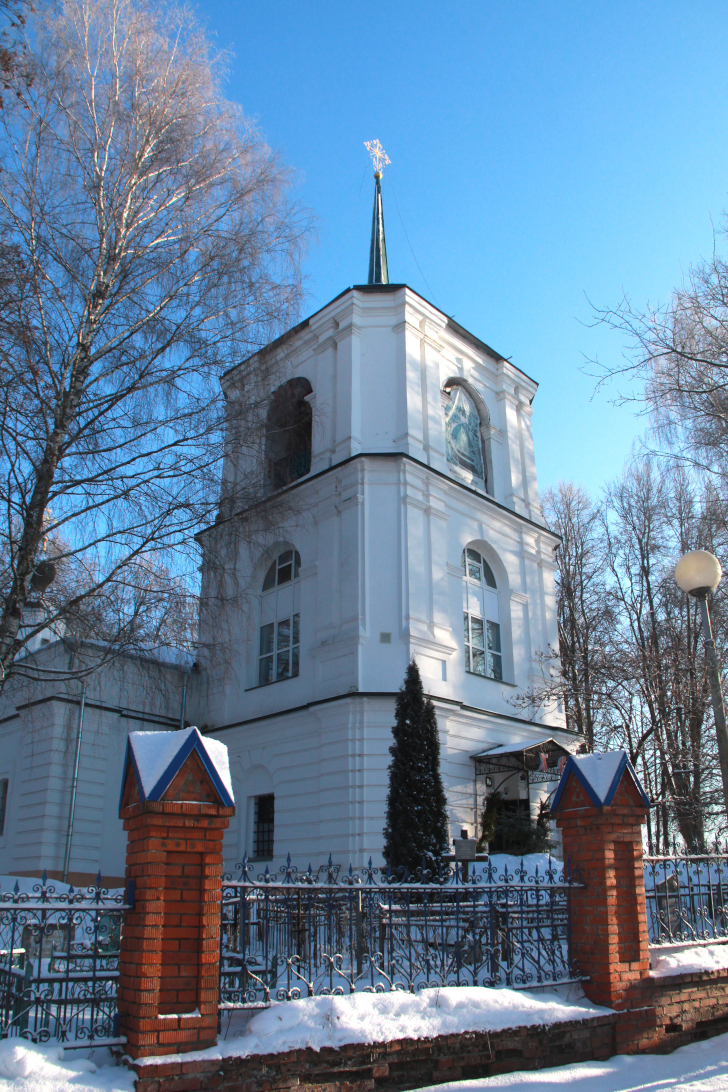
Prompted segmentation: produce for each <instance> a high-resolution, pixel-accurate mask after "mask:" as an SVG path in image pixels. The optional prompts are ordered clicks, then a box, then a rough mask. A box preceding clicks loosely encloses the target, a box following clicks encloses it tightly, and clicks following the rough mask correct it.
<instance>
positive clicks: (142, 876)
mask: <svg viewBox="0 0 728 1092" xmlns="http://www.w3.org/2000/svg"><path fill="white" fill-rule="evenodd" d="M234 814H235V807H234V800H233V790H232V783H231V780H230V768H229V765H228V754H227V747H226V746H225V744H224V743H220V742H219V741H218V740H215V739H210V738H209V737H204V738H203V736H201V735H200V733H199V731H198V730H197V728H187V729H185V730H184V731H179V732H132V733H131V734H130V736H129V742H128V744H127V751H126V758H125V761H124V777H123V782H122V790H121V802H120V807H119V817H120V818H121V819H123V821H124V829H125V830H127V831H128V832H129V833H128V842H127V850H126V878H127V883H128V882H129V881H130V880H132V881H134V884H135V888H136V891H135V903H134V909H133V910H131V911H128V912H127V915H126V917H125V920H124V927H123V931H122V938H121V955H120V959H119V991H118V1007H119V1016H120V1031H121V1034H122V1035H125V1036H126V1039H127V1047H126V1050H127V1053H128V1054H129V1056H130V1057H131V1058H134V1059H135V1058H143V1057H149V1056H151V1055H160V1054H172V1053H180V1052H183V1051H189V1050H201V1049H203V1048H205V1047H208V1046H214V1044H215V1041H216V1035H217V1008H218V998H219V961H220V900H221V885H222V838H223V833H224V831H225V829H226V828H227V826H228V824H229V822H230V818H231V816H232V815H234Z"/></svg>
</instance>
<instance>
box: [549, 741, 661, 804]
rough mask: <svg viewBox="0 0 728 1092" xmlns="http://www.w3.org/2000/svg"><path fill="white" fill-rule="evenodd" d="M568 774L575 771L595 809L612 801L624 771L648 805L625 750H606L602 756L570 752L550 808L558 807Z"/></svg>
mask: <svg viewBox="0 0 728 1092" xmlns="http://www.w3.org/2000/svg"><path fill="white" fill-rule="evenodd" d="M571 773H574V774H575V775H576V777H577V778H578V779H579V781H580V782H581V784H582V785H583V787H584V789H585V790H586V793H587V795H588V797H589V799H590V800H591V802H592V804H593V805H594V806H595V807H597V808H601V807H605V806H608V805H609V804H611V803H612V800H613V799H614V794H615V793H616V791H617V788H618V786H619V783H620V781H621V780H622V776H623V774H624V773H626V774H627V776H628V777H631V778H632V780H633V782H634V784H635V785H636V787H637V789H638V791H639V793H640V796H641V797H642V800H643V802H644V805H645V807H647V808H648V807H649V806H650V802H649V800H648V798H647V796H646V795H645V791H644V789H643V788H642V785H641V784H640V782H639V779H638V777H637V774H636V773H635V772H634V769H633V767H632V763H631V762H630V761H629V759H628V758H627V752H626V751H607V753H606V754H603V755H572V756H571V757H570V758H569V760H568V762H567V763H566V766H565V767H564V772H563V774H562V775H561V781H560V782H559V787H558V789H557V790H556V793H555V795H554V799H553V803H552V804H551V810H552V811H553V810H555V808H556V807H557V806H558V804H559V801H560V800H561V794H562V792H563V790H564V787H565V785H566V782H567V780H568V778H569V775H570V774H571Z"/></svg>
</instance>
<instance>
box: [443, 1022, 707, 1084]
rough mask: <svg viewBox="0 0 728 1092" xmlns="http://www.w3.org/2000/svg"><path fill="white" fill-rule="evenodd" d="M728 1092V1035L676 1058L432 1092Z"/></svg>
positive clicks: (566, 1069)
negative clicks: (506, 1091) (497, 1091)
mask: <svg viewBox="0 0 728 1092" xmlns="http://www.w3.org/2000/svg"><path fill="white" fill-rule="evenodd" d="M497 1088H508V1089H509V1090H510V1092H564V1089H565V1088H568V1089H569V1092H677V1090H678V1089H679V1090H680V1092H728V1035H718V1036H716V1038H715V1039H708V1040H706V1041H705V1042H703V1043H691V1044H690V1046H685V1047H680V1049H679V1050H676V1051H674V1053H672V1054H642V1055H637V1056H632V1057H630V1056H628V1055H626V1054H619V1055H617V1056H616V1057H615V1058H610V1059H609V1061H608V1062H578V1063H576V1064H574V1065H562V1066H558V1067H557V1068H555V1069H540V1070H538V1071H537V1072H535V1073H534V1072H530V1073H524V1072H520V1073H503V1074H500V1075H498V1076H495V1077H487V1078H485V1079H479V1080H475V1081H454V1082H453V1083H451V1084H435V1085H432V1086H431V1087H430V1088H428V1090H427V1092H445V1090H447V1092H494V1089H497Z"/></svg>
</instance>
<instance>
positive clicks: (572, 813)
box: [552, 751, 650, 1009]
mask: <svg viewBox="0 0 728 1092" xmlns="http://www.w3.org/2000/svg"><path fill="white" fill-rule="evenodd" d="M648 807H649V802H648V800H647V797H646V796H645V794H644V791H643V790H642V787H641V785H640V783H639V781H638V780H637V777H636V775H635V773H634V770H633V769H632V766H631V765H630V763H629V762H628V761H627V756H626V754H624V752H623V751H616V752H614V751H613V752H610V753H609V754H606V755H585V756H583V757H576V758H571V759H569V761H568V763H567V765H566V769H565V770H564V774H563V776H562V779H561V782H560V784H559V787H558V789H557V792H556V795H555V797H554V804H553V809H552V811H553V814H554V817H555V819H556V825H557V827H559V828H560V830H561V832H562V835H563V839H564V861H567V860H569V861H570V862H571V867H572V869H578V872H579V878H580V880H581V882H582V883H583V884H584V887H583V888H575V889H574V890H573V891H572V894H571V939H572V948H571V954H572V957H573V959H574V960H576V962H577V963H578V966H579V970H580V971H581V973H582V974H583V975H587V976H588V979H587V981H585V982H584V992H585V994H586V996H587V997H588V998H589V1000H590V1001H594V1002H595V1003H597V1004H599V1005H607V1006H609V1007H610V1008H614V1009H628V1008H636V1007H640V1006H639V1001H638V995H639V991H640V987H639V984H640V982H641V981H642V980H643V979H645V978H647V977H648V975H649V971H650V958H649V950H648V939H647V916H646V910H645V887H644V879H643V874H642V824H643V823H644V822H645V821H646V818H647V809H648ZM642 1004H644V1002H642Z"/></svg>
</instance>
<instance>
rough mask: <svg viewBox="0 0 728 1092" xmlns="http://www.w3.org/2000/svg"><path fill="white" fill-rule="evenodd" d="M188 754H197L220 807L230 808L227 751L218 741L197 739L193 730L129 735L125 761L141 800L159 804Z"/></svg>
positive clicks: (200, 737)
mask: <svg viewBox="0 0 728 1092" xmlns="http://www.w3.org/2000/svg"><path fill="white" fill-rule="evenodd" d="M192 751H196V752H197V754H198V756H199V758H200V760H201V761H202V764H203V766H204V767H205V769H206V770H207V772H208V774H209V775H210V778H211V780H212V782H213V784H214V786H215V788H216V789H217V792H218V794H219V796H220V799H221V801H222V803H223V804H225V805H226V806H228V807H232V806H233V804H234V802H235V797H234V793H233V784H232V779H231V777H230V762H229V760H228V749H227V747H226V746H225V744H224V743H221V742H220V740H218V739H211V738H210V737H209V736H202V735H200V732H199V731H198V729H197V728H195V727H192V728H184V729H183V730H182V731H178V732H130V733H129V742H128V744H127V761H128V760H129V759H131V762H132V764H133V766H134V771H135V773H136V777H137V782H138V784H139V795H140V796H141V798H142V800H160V799H161V797H162V796H163V794H164V792H165V790H166V789H167V788H168V787H169V785H170V784H171V782H172V780H173V779H174V777H175V776H176V775H177V773H178V772H179V770H180V769H181V767H182V764H183V763H184V761H185V759H186V758H187V757H188V756H189V755H190V754H191V753H192ZM124 769H125V770H126V762H125V763H124Z"/></svg>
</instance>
